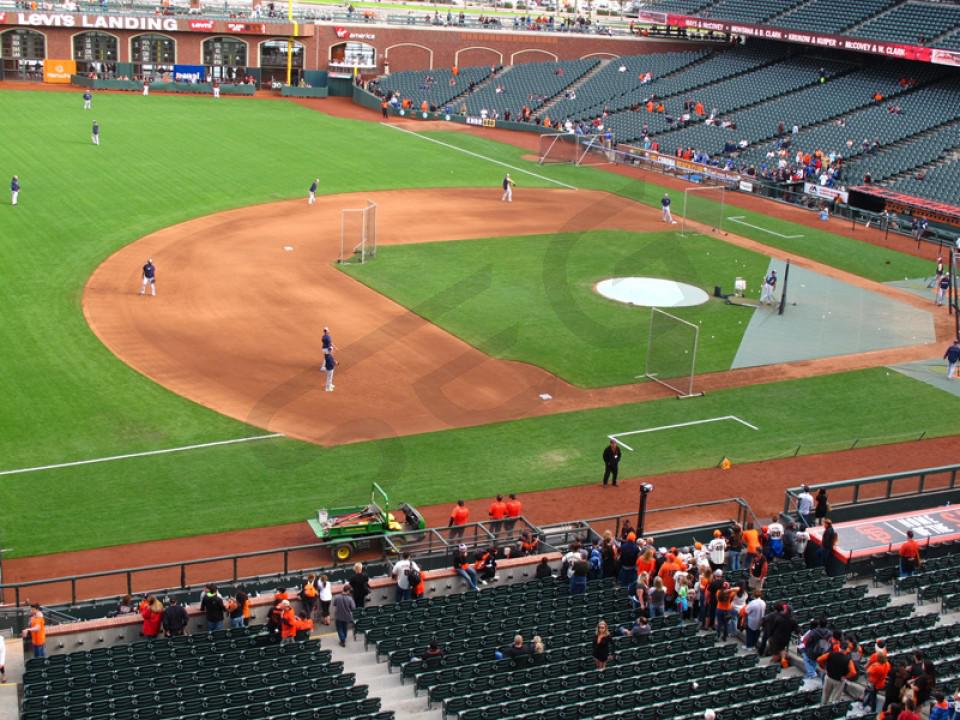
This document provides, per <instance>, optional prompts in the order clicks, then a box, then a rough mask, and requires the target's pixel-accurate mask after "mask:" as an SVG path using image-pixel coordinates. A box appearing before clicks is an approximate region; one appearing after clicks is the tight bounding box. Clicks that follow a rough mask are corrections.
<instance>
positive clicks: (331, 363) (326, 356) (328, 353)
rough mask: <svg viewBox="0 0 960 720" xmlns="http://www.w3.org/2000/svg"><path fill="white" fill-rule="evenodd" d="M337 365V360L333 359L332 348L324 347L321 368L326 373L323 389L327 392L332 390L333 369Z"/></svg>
mask: <svg viewBox="0 0 960 720" xmlns="http://www.w3.org/2000/svg"><path fill="white" fill-rule="evenodd" d="M336 367H337V361H336V360H334V359H333V350H330V349H329V348H325V349H324V351H323V370H324V372H326V373H327V382H326V384H325V385H324V386H323V389H324V390H325V391H327V392H333V388H334V385H333V371H334V370H335V369H336Z"/></svg>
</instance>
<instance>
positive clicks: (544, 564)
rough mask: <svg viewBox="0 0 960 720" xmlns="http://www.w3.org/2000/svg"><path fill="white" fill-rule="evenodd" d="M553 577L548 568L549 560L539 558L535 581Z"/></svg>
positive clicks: (544, 557)
mask: <svg viewBox="0 0 960 720" xmlns="http://www.w3.org/2000/svg"><path fill="white" fill-rule="evenodd" d="M552 577H553V570H552V569H551V568H550V560H549V558H547V556H546V555H544V556H543V557H542V558H540V564H539V565H537V573H536V578H537V580H546V579H547V578H552Z"/></svg>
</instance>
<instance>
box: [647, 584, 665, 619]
mask: <svg viewBox="0 0 960 720" xmlns="http://www.w3.org/2000/svg"><path fill="white" fill-rule="evenodd" d="M649 596H650V602H649V612H650V617H651V618H655V617H663V616H664V614H665V613H666V604H667V591H666V590H665V589H664V586H663V580H662V579H660V578H659V577H656V578H654V579H653V587H651V588H650V592H649Z"/></svg>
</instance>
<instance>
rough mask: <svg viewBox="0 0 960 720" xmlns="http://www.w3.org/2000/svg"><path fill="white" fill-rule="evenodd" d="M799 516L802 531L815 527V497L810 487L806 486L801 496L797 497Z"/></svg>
mask: <svg viewBox="0 0 960 720" xmlns="http://www.w3.org/2000/svg"><path fill="white" fill-rule="evenodd" d="M797 515H799V516H800V523H801V526H800V529H801V530H806V529H807V528H808V527H810V526H811V525H813V522H812V520H813V495H811V494H810V486H809V485H804V486H803V489H802V491H801V492H800V494H799V495H797Z"/></svg>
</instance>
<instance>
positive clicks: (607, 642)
mask: <svg viewBox="0 0 960 720" xmlns="http://www.w3.org/2000/svg"><path fill="white" fill-rule="evenodd" d="M612 659H613V638H612V637H610V630H609V628H607V622H606V620H601V621H600V622H599V623H597V631H596V633H595V634H594V636H593V660H594V662H595V663H596V667H597V670H603V669H604V668H606V667H607V663H608V662H609V661H610V660H612Z"/></svg>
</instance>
